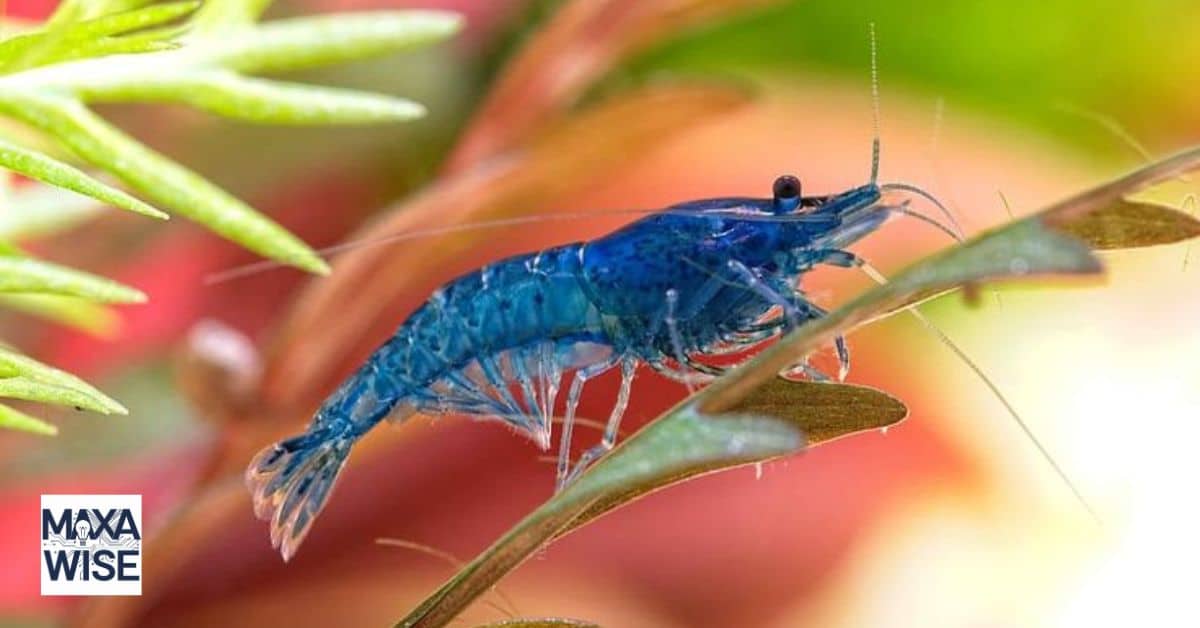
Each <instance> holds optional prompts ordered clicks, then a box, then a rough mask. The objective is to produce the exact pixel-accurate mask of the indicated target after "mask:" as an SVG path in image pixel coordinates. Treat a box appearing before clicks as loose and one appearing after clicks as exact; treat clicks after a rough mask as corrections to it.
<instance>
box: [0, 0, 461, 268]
mask: <svg viewBox="0 0 1200 628" xmlns="http://www.w3.org/2000/svg"><path fill="white" fill-rule="evenodd" d="M219 4H220V6H217V7H214V8H208V9H204V10H202V11H200V12H198V14H197V16H196V18H195V19H197V20H203V22H204V23H205V24H207V25H208V28H205V29H200V30H198V31H196V32H194V33H193V34H191V35H189V36H188V37H187V38H186V39H184V40H183V41H184V44H185V45H184V46H183V47H182V48H180V49H178V50H168V51H162V52H151V53H147V54H140V55H120V56H107V57H99V58H87V59H81V60H77V61H71V62H67V63H58V64H54V65H48V66H44V67H38V68H34V69H30V70H26V71H22V72H18V73H15V74H9V75H6V76H0V114H3V115H5V116H7V117H9V118H13V119H16V120H19V121H21V122H24V123H25V124H27V125H29V126H32V127H34V128H35V129H37V130H39V131H41V132H43V133H45V134H46V135H49V136H51V137H53V138H55V139H56V140H58V142H59V143H60V144H61V145H62V146H64V147H66V148H68V149H69V150H70V151H71V152H73V153H74V154H75V155H76V156H78V157H79V158H81V159H82V160H83V161H85V162H87V163H89V164H91V165H93V166H96V167H98V168H101V169H103V170H106V171H107V172H110V173H112V174H114V175H116V176H117V177H118V178H120V179H121V180H122V181H124V182H125V183H126V184H127V185H128V186H130V187H131V188H133V189H135V190H137V191H138V192H140V193H141V195H143V196H144V197H145V198H147V199H149V200H152V201H153V202H155V203H157V204H158V205H159V206H161V207H163V208H165V209H168V210H170V211H172V212H173V213H177V214H180V215H182V216H185V217H187V218H189V219H191V220H194V221H196V222H199V223H201V224H203V225H205V226H207V227H208V228H209V229H211V230H212V231H214V232H216V233H218V234H220V235H222V236H224V237H226V238H228V239H230V240H232V241H234V242H237V243H238V244H240V245H242V246H244V247H246V248H248V249H250V250H252V251H254V252H256V253H259V254H260V255H263V256H266V257H269V258H272V259H275V260H277V261H280V262H283V263H286V264H289V265H292V266H295V267H298V268H301V269H304V270H307V271H309V272H314V273H320V274H323V273H326V272H328V265H327V264H326V263H325V262H324V260H322V259H321V258H320V257H319V256H318V255H317V254H316V253H315V252H313V250H312V249H311V248H310V247H308V245H306V244H305V243H304V242H302V241H301V240H299V239H298V238H296V237H295V236H293V235H292V234H291V233H289V232H288V231H287V230H286V229H284V228H283V227H281V226H280V225H278V224H277V223H275V222H274V221H272V220H270V219H269V218H266V217H265V216H263V215H261V214H259V213H258V212H256V211H255V210H254V209H253V208H251V207H250V206H248V205H246V204H245V203H242V202H241V201H239V200H237V199H236V198H234V197H232V196H231V195H229V194H228V193H226V192H224V191H223V190H221V189H220V188H218V187H216V186H215V185H213V184H211V183H209V182H208V181H207V180H205V179H204V178H203V177H201V176H199V175H197V174H196V173H194V172H192V171H190V170H188V169H186V168H184V167H183V166H181V165H179V164H176V163H175V162H173V161H171V160H169V159H167V158H166V157H164V156H162V155H160V154H159V153H157V152H155V151H153V150H151V149H149V148H148V147H146V146H144V145H142V144H141V143H139V142H137V141H136V140H134V139H133V138H131V137H129V136H128V135H125V134H124V133H123V132H121V131H119V130H118V129H116V128H115V127H113V126H112V125H110V124H109V123H108V122H106V121H104V120H103V119H102V118H100V117H99V116H97V115H95V114H94V113H92V112H91V111H90V110H89V109H87V107H85V106H84V105H83V103H84V102H133V101H138V102H147V101H150V102H173V103H182V104H188V105H192V106H195V107H197V108H201V109H204V110H207V111H210V112H213V113H216V114H218V115H223V116H227V117H232V118H236V119H241V120H249V121H254V122H262V123H272V124H289V125H308V124H370V123H378V122H394V121H403V120H411V119H414V118H418V117H421V116H422V115H424V113H425V109H424V107H422V106H421V105H419V104H418V103H415V102H412V101H409V100H405V99H402V98H395V97H390V96H384V95H376V94H369V93H362V92H356V91H351V90H344V89H333V88H325V87H316V86H305V85H296V84H287V83H280V82H277V81H270V80H264V79H253V78H246V77H243V76H239V75H238V74H237V73H238V72H260V71H279V70H291V69H300V68H306V67H311V66H316V65H324V64H330V63H338V62H342V61H350V60H355V59H361V58H365V57H370V56H376V55H380V54H384V53H388V52H393V51H398V50H404V49H408V48H412V47H415V46H419V45H422V44H426V43H430V42H434V41H437V40H440V39H443V38H445V37H447V36H449V35H451V34H452V33H454V32H455V31H456V30H457V29H458V28H459V27H460V26H461V19H460V18H459V16H458V15H456V14H453V13H448V12H439V11H404V12H367V13H356V14H353V15H330V16H318V17H311V18H296V19H289V20H281V21H278V22H274V23H269V24H265V25H253V26H252V27H249V28H238V29H234V30H230V31H221V32H220V34H219V35H218V34H217V32H216V30H217V29H216V25H217V24H218V23H229V20H230V19H232V20H233V21H235V22H236V21H239V20H240V21H245V20H247V19H250V20H252V18H253V17H256V16H257V15H258V13H260V12H261V10H262V8H263V7H265V6H266V4H265V3H258V4H255V3H249V4H244V5H242V8H241V9H236V10H235V9H234V8H233V7H234V4H236V3H232V4H231V3H219ZM190 6H191V4H190V3H173V4H168V5H155V6H153V7H147V8H145V9H138V10H137V11H134V13H140V12H142V11H150V10H152V9H154V10H162V8H163V7H171V9H170V10H171V11H176V12H178V13H177V14H176V15H182V14H183V12H184V10H185V9H188V7H190ZM222 7H224V8H222ZM71 10H72V11H82V9H71ZM188 10H190V9H188ZM206 11H212V13H208V12H206ZM237 11H242V13H240V14H239V15H241V16H242V17H240V18H236V19H233V18H230V16H231V15H233V14H234V13H236V12H237ZM88 15H91V14H90V13H89V14H88ZM218 15H224V16H225V17H223V18H220V19H218V18H217V17H216V16H218ZM156 16H158V17H161V15H159V14H156ZM104 19H107V18H101V20H104ZM148 23H150V22H143V24H148ZM153 23H154V24H159V23H162V22H153ZM110 27H111V26H110ZM136 36H137V35H134V36H133V37H136ZM147 41H157V40H154V39H150V40H147ZM0 63H3V59H2V57H0Z"/></svg>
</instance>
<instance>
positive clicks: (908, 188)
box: [879, 183, 966, 242]
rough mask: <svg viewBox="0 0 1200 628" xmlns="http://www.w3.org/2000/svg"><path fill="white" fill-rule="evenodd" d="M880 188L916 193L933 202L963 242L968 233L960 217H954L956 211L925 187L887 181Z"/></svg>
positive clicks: (882, 190)
mask: <svg viewBox="0 0 1200 628" xmlns="http://www.w3.org/2000/svg"><path fill="white" fill-rule="evenodd" d="M879 190H880V191H881V192H886V191H888V190H901V191H904V192H911V193H912V194H916V195H917V196H920V197H921V198H923V199H925V200H927V201H929V202H930V203H933V205H934V207H937V208H938V211H940V212H942V215H943V216H945V217H946V220H948V221H950V225H951V226H952V227H954V231H955V232H956V233H957V234H958V240H959V241H960V242H961V241H962V240H965V239H966V234H964V233H963V228H962V225H961V224H959V222H958V219H957V218H955V217H954V212H952V211H950V208H949V207H946V206H945V205H943V204H942V202H941V201H939V200H937V197H935V196H934V195H932V194H930V193H929V192H926V191H925V190H924V189H922V188H919V187H917V186H915V185H912V184H911V183H885V184H883V185H881V186H879Z"/></svg>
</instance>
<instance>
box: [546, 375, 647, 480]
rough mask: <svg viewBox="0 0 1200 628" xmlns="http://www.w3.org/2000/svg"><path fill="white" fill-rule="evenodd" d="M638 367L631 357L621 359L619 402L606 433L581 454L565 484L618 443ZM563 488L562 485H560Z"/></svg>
mask: <svg viewBox="0 0 1200 628" xmlns="http://www.w3.org/2000/svg"><path fill="white" fill-rule="evenodd" d="M636 369H637V363H636V362H635V361H634V360H633V359H631V358H624V359H622V360H621V388H620V390H619V391H618V392H617V403H616V404H615V405H614V406H613V409H612V414H610V415H609V417H608V423H607V424H606V425H605V426H604V435H603V436H602V437H601V439H600V443H599V444H598V445H594V446H593V447H592V448H591V449H588V450H587V451H585V452H583V454H582V455H580V456H579V460H578V461H577V462H576V463H575V468H573V469H571V473H570V474H569V475H567V479H566V481H565V482H563V485H564V486H565V485H567V484H570V483H571V482H574V481H575V478H577V477H579V474H580V473H583V471H584V469H587V467H588V465H590V464H591V463H592V462H594V461H595V460H596V459H597V458H599V457H600V456H603V455H604V454H605V453H607V452H608V451H609V450H611V449H612V448H613V446H614V445H616V444H617V435H618V433H619V432H620V429H621V419H622V418H623V417H624V416H625V409H626V408H628V407H629V391H630V390H631V389H632V388H633V373H634V371H635V370H636ZM560 488H561V487H560Z"/></svg>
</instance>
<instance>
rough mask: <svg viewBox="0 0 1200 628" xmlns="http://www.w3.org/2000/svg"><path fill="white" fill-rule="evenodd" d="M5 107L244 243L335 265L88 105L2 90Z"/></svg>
mask: <svg viewBox="0 0 1200 628" xmlns="http://www.w3.org/2000/svg"><path fill="white" fill-rule="evenodd" d="M0 112H2V113H6V114H8V115H11V116H13V117H15V118H18V119H20V120H22V121H24V122H26V123H28V124H30V125H32V126H34V127H36V128H38V129H41V130H43V131H45V132H46V133H49V134H51V135H53V136H54V137H56V138H58V139H59V140H60V141H61V142H62V143H63V144H64V145H65V146H67V147H68V148H70V149H71V150H72V151H74V152H75V153H76V154H77V155H79V156H80V157H81V158H83V159H84V160H86V161H88V162H89V163H91V164H93V165H95V166H97V167H101V168H105V169H106V170H108V171H110V172H112V173H113V174H115V175H117V176H118V177H120V178H121V179H122V180H123V181H125V182H126V183H127V184H129V185H130V186H131V187H133V188H135V189H138V190H140V191H141V192H142V193H143V194H145V195H146V196H147V197H150V198H152V199H154V200H155V201H156V202H158V203H159V204H160V205H162V206H163V207H167V208H170V209H172V210H174V211H175V212H177V213H179V214H181V215H183V216H185V217H187V218H190V219H192V220H195V221H196V222H199V223H201V224H203V225H205V226H207V227H208V228H209V229H212V230H213V231H215V232H216V233H218V234H220V235H222V236H224V237H226V238H228V239H230V240H232V241H234V242H237V243H238V244H241V245H242V246H244V247H246V248H248V249H250V250H251V251H254V252H256V253H259V254H261V255H264V256H266V257H269V258H272V259H275V260H278V261H280V262H283V263H285V264H290V265H292V266H296V267H298V268H301V269H303V270H307V271H309V272H313V273H319V274H326V273H328V272H329V266H328V265H327V264H326V263H325V261H324V260H322V259H321V258H320V256H318V255H317V254H316V253H315V252H314V251H313V250H312V249H311V248H309V246H308V245H307V244H305V243H304V242H302V241H301V240H300V239H299V238H297V237H296V236H294V235H292V234H291V233H289V232H288V231H287V230H286V229H284V228H283V227H281V226H279V224H277V223H276V222H274V221H272V220H271V219H269V218H267V217H266V216H263V215H261V214H259V213H258V212H256V211H254V209H252V208H251V207H250V206H248V205H246V204H245V203H243V202H241V201H239V200H238V199H236V198H234V197H233V196H231V195H230V194H229V193H227V192H225V191H224V190H222V189H220V188H218V187H217V186H215V185H213V184H212V183H209V182H208V181H207V180H205V179H204V178H203V177H201V176H200V175H198V174H196V173H194V172H192V171H190V170H188V169H186V168H184V167H183V166H180V165H179V164H177V163H175V162H173V161H171V160H170V159H167V158H166V157H164V156H162V155H160V154H159V153H157V152H155V151H153V150H151V149H150V148H148V147H146V146H145V145H143V144H141V143H139V142H137V141H136V140H134V139H133V138H131V137H129V136H128V135H126V134H125V133H123V132H121V131H119V130H118V129H116V128H115V127H113V126H112V125H110V124H109V123H108V122H106V121H104V120H103V119H101V118H100V117H99V116H97V115H96V114H94V113H92V112H91V111H89V110H88V109H87V108H86V107H84V106H83V105H82V104H80V103H78V102H76V101H73V100H69V99H67V98H61V97H53V96H48V95H37V96H34V95H31V94H3V93H0Z"/></svg>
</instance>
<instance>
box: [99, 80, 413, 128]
mask: <svg viewBox="0 0 1200 628" xmlns="http://www.w3.org/2000/svg"><path fill="white" fill-rule="evenodd" d="M122 99H130V100H139V101H147V102H149V101H154V100H159V99H162V100H165V101H170V102H179V103H185V104H188V105H191V106H193V107H195V108H197V109H203V110H204V111H208V112H209V113H214V114H217V115H220V116H224V117H226V118H230V119H233V120H244V121H247V122H255V123H269V124H286V125H310V124H377V123H381V122H402V121H406V120H415V119H417V118H420V117H423V116H424V115H425V113H426V110H425V107H424V106H422V105H420V104H418V103H415V102H413V101H411V100H405V99H403V98H396V97H393V96H380V95H376V94H370V93H365V92H360V91H357V90H349V89H337V88H333V87H315V86H311V85H301V84H295V83H284V82H282V81H274V80H271V81H267V80H262V79H252V78H244V77H241V76H238V75H237V74H234V73H233V72H227V71H223V70H221V71H211V72H194V73H185V74H181V75H177V76H173V77H168V78H164V80H162V81H159V82H158V83H153V84H151V83H143V84H141V85H139V86H136V87H134V86H131V87H130V88H129V89H127V90H125V91H123V92H122Z"/></svg>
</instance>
